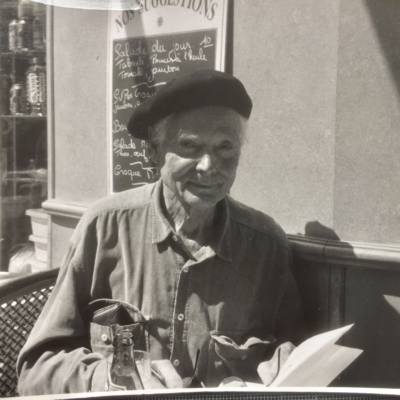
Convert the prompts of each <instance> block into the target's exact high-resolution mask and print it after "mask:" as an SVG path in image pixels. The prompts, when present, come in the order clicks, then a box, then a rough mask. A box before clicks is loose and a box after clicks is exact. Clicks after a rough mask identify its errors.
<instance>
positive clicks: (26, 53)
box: [0, 50, 46, 58]
mask: <svg viewBox="0 0 400 400" xmlns="http://www.w3.org/2000/svg"><path fill="white" fill-rule="evenodd" d="M0 56H1V57H19V58H32V57H38V56H39V57H40V56H42V57H45V56H46V50H29V51H5V52H2V53H0Z"/></svg>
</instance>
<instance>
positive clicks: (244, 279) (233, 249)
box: [17, 181, 304, 395]
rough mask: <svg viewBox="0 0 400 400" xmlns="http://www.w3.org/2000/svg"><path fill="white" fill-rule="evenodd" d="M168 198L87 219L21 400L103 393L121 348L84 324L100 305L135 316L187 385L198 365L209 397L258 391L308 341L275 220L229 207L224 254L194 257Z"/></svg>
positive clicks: (32, 351)
mask: <svg viewBox="0 0 400 400" xmlns="http://www.w3.org/2000/svg"><path fill="white" fill-rule="evenodd" d="M162 187H163V185H162V182H161V181H158V182H157V183H156V184H151V185H146V186H143V187H141V188H137V189H133V190H129V191H126V192H122V193H119V194H116V195H112V196H109V197H107V198H105V199H102V200H100V201H99V202H97V203H96V204H94V205H93V206H92V207H91V208H90V209H89V210H88V211H87V212H86V213H85V215H84V216H83V217H82V219H81V221H80V222H79V224H78V227H77V229H76V230H75V232H74V234H73V236H72V238H71V241H70V244H69V249H68V253H67V255H66V257H65V259H64V262H63V265H62V267H61V270H60V274H59V278H58V280H57V284H56V286H55V288H54V290H53V293H52V295H51V297H50V299H49V301H48V302H47V304H46V306H45V308H44V309H43V312H42V313H41V315H40V317H39V319H38V321H37V323H36V325H35V327H34V329H33V331H32V333H31V335H30V337H29V339H28V341H27V343H26V345H25V347H24V348H23V350H22V352H21V354H20V357H19V360H18V363H17V368H18V372H19V375H20V381H19V391H20V394H24V395H35V394H45V393H63V392H75V393H77V392H85V391H89V390H91V391H95V390H102V388H103V387H104V383H105V382H104V380H105V379H106V374H105V372H104V371H106V367H107V362H106V359H105V356H107V355H109V354H111V353H112V345H111V342H110V337H109V335H108V333H107V331H106V330H104V327H101V326H100V327H99V326H96V325H95V324H89V322H88V321H86V320H85V319H84V317H83V311H84V310H85V308H86V307H87V306H88V304H90V303H92V302H93V301H96V300H98V299H113V300H116V301H122V302H124V303H128V304H129V305H131V306H134V307H136V309H137V310H138V314H140V316H141V317H140V320H143V321H148V324H149V329H148V331H146V335H147V337H146V343H147V345H146V347H147V350H148V351H150V355H151V358H152V359H153V360H157V359H170V360H171V362H172V363H173V365H174V366H175V368H176V370H177V371H178V373H179V374H180V375H181V376H182V377H183V378H184V377H189V376H191V375H192V374H193V371H194V366H195V360H196V357H197V355H198V353H199V359H198V366H197V370H196V378H197V380H198V381H200V382H202V383H203V384H204V385H206V386H216V385H218V384H219V383H220V382H221V380H222V379H224V378H225V377H229V376H232V375H235V376H239V377H241V378H242V379H245V380H253V381H254V380H257V372H256V368H257V365H258V364H259V363H260V362H262V361H263V360H264V359H266V358H268V357H269V356H271V355H272V352H273V350H274V348H275V347H276V345H277V344H279V343H282V342H284V341H288V340H290V341H292V342H295V343H296V342H298V341H299V340H300V339H303V335H304V324H303V317H302V313H301V306H300V300H299V297H298V292H297V288H296V285H295V283H294V281H293V278H292V275H291V272H290V260H291V257H290V248H289V245H288V241H287V238H286V235H285V234H284V232H283V231H282V229H281V228H280V227H279V226H278V225H277V224H276V223H275V222H274V221H273V220H272V218H270V217H268V216H267V215H265V214H263V213H261V212H259V211H256V210H254V209H251V208H249V207H246V206H244V205H242V204H240V203H239V202H236V201H235V200H233V199H232V198H231V197H229V196H226V198H225V199H224V200H222V201H221V202H220V203H219V204H218V205H217V207H218V211H219V214H218V215H219V217H218V218H219V223H218V224H217V225H218V227H217V229H216V231H215V240H214V241H213V243H214V245H212V246H209V247H208V246H205V247H203V248H202V249H201V250H200V251H199V252H198V253H196V255H195V258H193V257H189V256H188V254H187V253H186V251H185V250H184V248H183V247H184V246H183V244H182V243H181V239H180V237H179V236H178V235H177V234H176V233H175V232H174V230H173V229H172V227H171V225H170V224H169V223H168V221H167V219H166V217H165V210H164V207H165V206H164V205H163V194H162ZM90 336H91V337H90ZM89 337H90V342H89Z"/></svg>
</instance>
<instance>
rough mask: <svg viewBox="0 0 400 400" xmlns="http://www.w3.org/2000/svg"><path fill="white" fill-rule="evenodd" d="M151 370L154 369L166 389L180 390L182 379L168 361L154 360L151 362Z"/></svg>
mask: <svg viewBox="0 0 400 400" xmlns="http://www.w3.org/2000/svg"><path fill="white" fill-rule="evenodd" d="M151 367H152V369H155V370H156V372H157V374H158V375H160V377H161V378H162V380H163V381H164V382H162V383H165V386H166V387H167V388H168V389H174V388H182V387H183V382H182V378H181V377H180V376H179V375H178V373H177V372H176V370H175V368H174V366H173V365H172V364H171V361H169V360H154V361H152V362H151Z"/></svg>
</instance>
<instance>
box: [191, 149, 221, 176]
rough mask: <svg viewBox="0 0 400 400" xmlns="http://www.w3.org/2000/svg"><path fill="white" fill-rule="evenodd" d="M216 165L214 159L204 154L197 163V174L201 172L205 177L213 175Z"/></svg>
mask: <svg viewBox="0 0 400 400" xmlns="http://www.w3.org/2000/svg"><path fill="white" fill-rule="evenodd" d="M217 169H218V167H217V163H216V160H215V159H214V157H213V156H212V155H210V154H204V155H203V156H202V157H201V158H200V159H199V161H198V162H197V167H196V170H197V172H202V173H204V174H207V175H213V174H215V173H216V172H217Z"/></svg>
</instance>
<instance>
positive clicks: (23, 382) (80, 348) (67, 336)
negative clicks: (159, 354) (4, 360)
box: [17, 229, 107, 395]
mask: <svg viewBox="0 0 400 400" xmlns="http://www.w3.org/2000/svg"><path fill="white" fill-rule="evenodd" d="M79 233H80V231H79V229H78V230H77V232H76V234H78V235H79ZM88 240H90V238H89V236H87V235H86V237H85V235H83V236H82V237H81V238H80V240H79V242H78V244H75V243H72V242H71V243H70V245H69V248H68V252H67V254H66V257H65V258H64V261H63V265H62V267H61V269H60V273H59V276H58V279H57V283H56V285H55V287H54V289H53V292H52V294H51V296H50V298H49V300H48V301H47V303H46V305H45V307H44V308H43V311H42V313H41V314H40V316H39V318H38V320H37V322H36V324H35V326H34V328H33V330H32V332H31V334H30V336H29V338H28V340H27V342H26V344H25V346H24V347H23V349H22V351H21V353H20V355H19V358H18V361H17V373H18V376H19V382H18V391H19V394H20V395H43V394H58V393H80V392H88V391H92V392H93V391H100V390H104V385H105V382H106V377H107V360H106V358H104V356H103V355H101V354H98V353H92V351H91V350H90V341H89V335H88V332H87V326H86V324H85V322H84V321H83V318H82V309H83V307H84V306H85V304H87V299H88V296H89V293H90V279H89V281H88V280H87V279H86V278H87V277H86V275H88V276H89V275H90V274H88V273H84V272H82V271H83V270H84V269H85V268H84V263H83V259H85V258H87V254H85V251H84V248H85V247H86V248H87V246H88V245H89V246H90V245H92V246H93V245H94V246H95V243H92V244H90V243H88Z"/></svg>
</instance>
